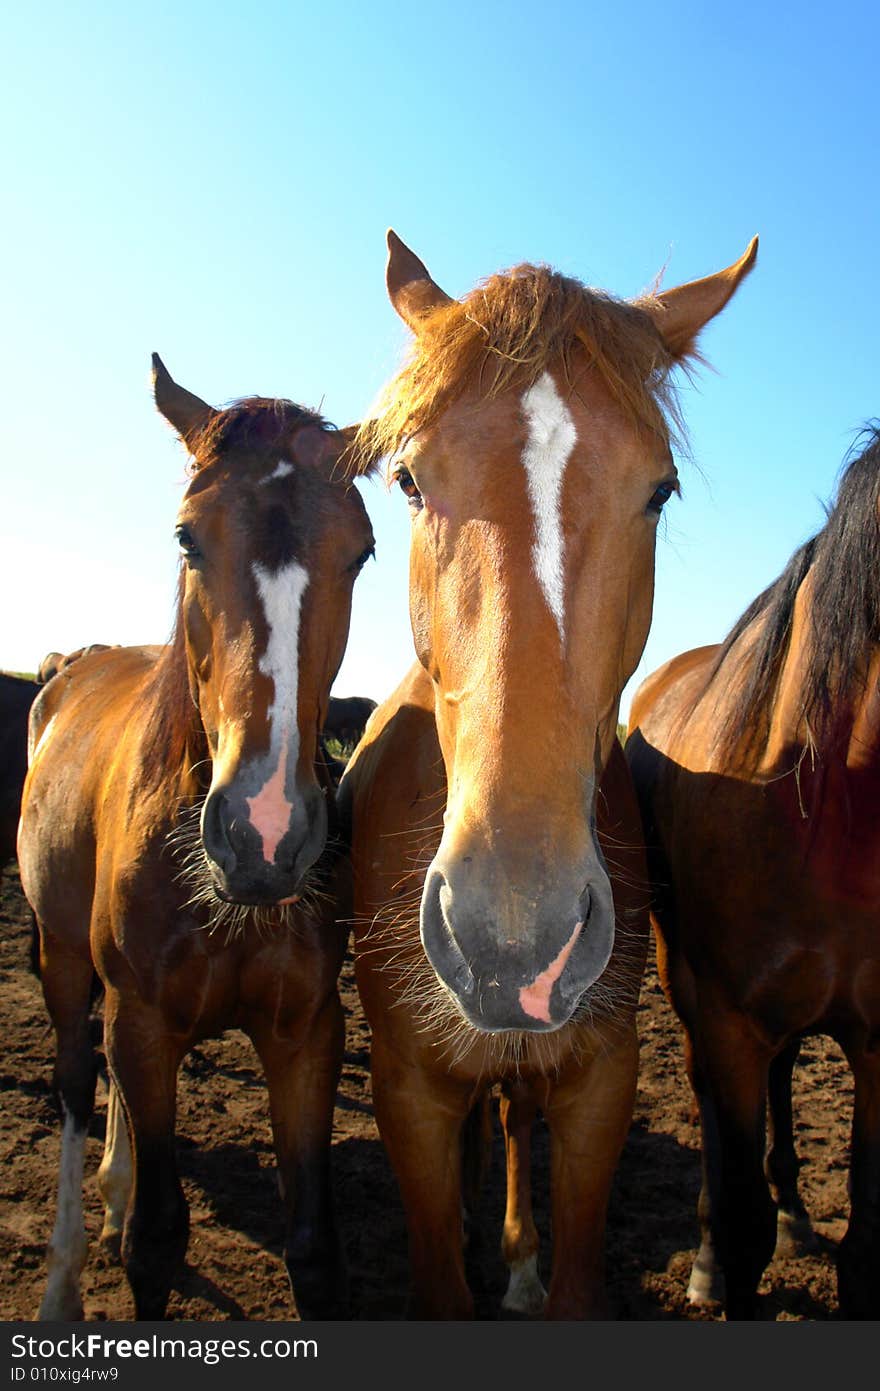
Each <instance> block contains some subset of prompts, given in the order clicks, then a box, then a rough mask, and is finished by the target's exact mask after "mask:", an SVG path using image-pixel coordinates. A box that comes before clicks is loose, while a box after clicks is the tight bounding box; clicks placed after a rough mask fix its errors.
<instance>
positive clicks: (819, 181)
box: [0, 0, 880, 710]
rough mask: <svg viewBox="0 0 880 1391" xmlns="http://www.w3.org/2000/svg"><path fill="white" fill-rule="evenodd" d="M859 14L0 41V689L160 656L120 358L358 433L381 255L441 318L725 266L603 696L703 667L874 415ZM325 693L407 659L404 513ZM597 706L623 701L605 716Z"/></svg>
mask: <svg viewBox="0 0 880 1391" xmlns="http://www.w3.org/2000/svg"><path fill="white" fill-rule="evenodd" d="M878 13H880V12H878V10H877V8H876V6H875V5H874V4H872V3H868V0H865V3H853V2H852V0H841V3H838V4H836V5H834V6H831V7H828V6H822V7H819V6H818V5H815V4H813V5H811V4H809V3H800V4H798V5H796V6H795V5H788V4H785V3H780V4H777V5H767V4H765V3H760V4H758V3H755V0H744V3H741V4H740V5H738V6H736V7H733V8H731V7H729V6H727V7H722V6H714V5H707V4H706V3H704V2H703V3H693V4H682V3H678V2H677V0H669V3H666V4H664V5H657V4H653V3H652V4H648V3H645V0H629V3H627V4H617V5H604V4H588V3H584V0H579V2H575V0H566V3H560V4H554V3H552V0H551V2H548V3H545V4H543V5H541V6H538V7H535V6H534V5H528V6H527V5H524V4H522V3H521V2H520V0H505V3H500V0H487V2H482V3H481V0H469V3H461V0H447V3H444V4H442V5H438V4H432V3H425V4H423V5H422V6H414V5H412V4H404V3H392V2H391V0H379V2H378V3H369V0H365V2H364V3H359V4H354V3H352V4H348V5H346V4H341V3H338V2H337V0H321V3H318V4H316V3H309V4H300V3H281V0H277V2H276V3H267V0H250V3H248V4H243V3H242V4H227V5H224V4H223V3H218V0H212V3H210V4H208V3H206V2H204V0H196V2H195V3H191V2H190V0H175V3H173V4H171V3H166V0H152V3H151V4H149V5H146V6H138V7H132V6H125V5H119V4H109V3H103V4H101V3H76V4H69V3H64V4H61V3H58V0H48V3H43V4H41V5H39V6H36V5H29V6H24V5H22V6H17V7H15V9H14V10H7V14H6V18H5V20H4V24H3V50H4V62H3V82H2V84H0V115H2V121H3V129H4V130H5V131H6V137H5V142H4V159H3V166H4V178H3V193H4V198H3V204H4V206H3V216H2V229H3V230H2V251H3V267H4V275H3V295H2V300H3V312H2V325H3V331H2V334H0V355H2V362H0V383H2V394H3V407H4V409H3V427H4V428H3V434H4V441H3V444H4V447H3V451H2V459H0V468H2V475H3V478H2V483H3V486H2V494H0V497H2V502H0V567H2V581H3V593H4V604H3V617H2V622H0V666H2V667H4V668H6V669H12V670H33V669H34V668H35V667H36V666H37V664H38V663H39V661H40V659H41V658H42V656H43V655H44V654H45V653H46V652H48V651H49V650H52V649H55V650H60V651H67V650H70V649H71V648H74V647H79V646H81V645H83V644H86V643H90V642H121V643H139V642H159V641H163V640H164V639H165V637H166V636H167V634H168V631H169V627H170V623H171V617H172V593H173V586H174V577H175V569H176V548H175V545H174V541H173V537H172V529H173V524H174V517H175V511H176V507H177V503H178V499H179V497H180V493H181V488H182V485H183V477H184V473H183V466H184V455H183V451H182V449H181V447H180V446H179V445H178V444H177V443H176V441H175V439H174V436H173V433H172V432H171V430H170V429H169V427H168V426H167V425H166V424H165V423H164V421H163V420H162V419H161V418H160V417H159V416H158V415H157V413H156V411H155V408H154V406H153V403H152V398H151V394H150V383H149V365H150V353H151V352H152V351H153V350H156V351H158V352H159V353H161V355H162V357H163V358H164V360H165V362H166V365H167V366H168V368H169V370H170V371H171V373H172V374H173V375H174V376H175V377H176V379H177V380H178V381H180V382H181V384H182V385H184V386H186V387H188V388H189V389H190V390H192V391H194V392H196V393H197V394H198V395H200V396H203V397H204V398H205V399H207V400H208V401H210V402H212V403H213V404H215V405H221V404H223V403H224V402H227V401H229V400H231V399H234V398H236V397H239V396H243V395H249V394H254V393H257V394H261V395H276V396H286V397H289V398H292V399H293V400H295V401H298V402H300V403H302V404H305V405H310V406H316V407H320V408H321V409H322V410H323V411H324V413H325V414H326V415H327V416H328V417H329V418H330V419H331V420H333V421H335V422H336V423H337V424H340V425H341V424H347V423H349V422H351V421H354V420H357V419H359V418H360V416H361V414H362V413H363V412H364V410H365V409H366V408H367V406H368V405H369V403H370V402H371V400H372V399H373V397H374V395H375V393H376V391H377V389H378V388H379V387H380V385H381V384H382V383H383V382H384V381H385V379H386V378H387V377H388V376H389V375H390V374H391V372H392V371H393V369H394V368H395V366H396V365H397V362H398V360H399V357H400V353H401V351H402V348H403V347H404V345H405V341H406V334H405V330H404V329H403V327H402V325H401V324H400V322H399V320H398V319H397V318H396V316H395V315H394V312H393V310H392V309H391V306H390V304H389V303H388V300H387V297H386V293H385V287H384V262H385V230H386V228H387V227H388V226H393V227H394V228H395V230H396V231H397V232H398V233H399V234H400V235H401V236H402V237H403V238H404V240H405V241H407V242H408V243H409V245H410V246H412V248H413V249H414V250H415V251H416V252H417V253H418V254H419V255H420V256H421V257H422V259H423V260H425V262H426V263H427V265H428V266H429V268H430V269H431V271H432V274H433V275H434V276H435V278H436V279H437V280H438V281H439V282H440V284H441V285H442V286H443V287H444V289H446V290H447V291H448V292H449V293H450V294H452V295H462V294H464V293H466V292H467V291H468V290H469V289H470V288H471V287H472V286H473V285H474V284H475V283H476V281H477V280H479V279H480V278H482V277H483V276H485V275H489V274H491V273H493V272H494V271H496V270H499V269H501V268H503V267H505V266H509V265H512V264H514V263H516V262H518V261H523V260H533V261H544V262H547V263H549V264H550V265H552V266H554V267H556V268H557V269H559V270H562V271H564V272H566V273H568V274H571V275H576V276H578V277H579V278H581V279H582V280H584V281H585V282H587V283H588V284H591V285H596V286H600V287H602V288H604V289H607V290H610V291H612V292H614V293H616V294H618V295H622V296H630V295H635V294H637V293H638V292H639V291H641V290H642V289H643V288H645V287H646V286H647V285H648V284H650V283H651V282H652V281H653V279H654V277H655V275H656V273H657V272H658V271H659V270H660V269H661V267H663V266H664V265H665V266H666V267H667V269H666V271H665V278H664V284H665V285H673V284H677V283H679V282H680V281H683V280H687V279H691V278H693V277H695V276H701V275H704V274H707V273H708V272H710V271H713V270H717V269H720V268H721V267H722V266H725V265H727V264H729V263H730V262H731V261H733V260H734V259H735V258H736V257H738V256H739V255H740V253H741V252H742V251H743V250H744V249H745V247H746V245H747V244H748V241H749V239H750V237H751V236H752V235H753V234H754V233H758V234H759V235H760V238H761V246H760V252H759V258H758V265H757V268H756V269H755V271H754V272H753V273H752V275H751V276H750V278H749V279H748V281H747V282H746V284H745V285H744V286H743V288H742V289H741V290H740V292H739V294H738V295H737V296H736V298H735V299H734V301H733V302H732V303H731V304H730V305H729V306H728V308H727V309H726V310H725V312H724V313H723V314H722V315H721V317H720V318H719V319H718V320H716V321H715V322H714V323H713V324H712V325H710V327H709V328H708V329H707V331H706V333H705V334H704V337H703V340H702V343H703V348H704V351H705V352H706V354H707V355H708V357H709V359H710V361H711V362H712V364H713V368H714V370H712V371H703V372H702V373H701V374H700V376H699V380H698V382H697V384H696V386H695V387H687V388H686V389H685V390H684V393H683V395H684V404H685V415H686V418H687V421H688V423H689V426H690V435H691V447H692V455H693V462H692V463H691V462H687V461H684V460H683V461H680V467H681V470H682V477H683V483H684V496H683V498H682V499H681V500H680V501H678V500H673V501H672V502H671V503H670V504H669V506H668V508H667V517H666V520H665V521H664V522H663V523H662V524H661V530H660V534H659V539H658V558H657V591H656V601H655V609H654V623H653V628H652V631H651V636H650V638H649V641H648V646H647V648H646V652H645V655H644V657H643V660H642V663H641V665H640V667H639V670H638V672H637V675H636V680H638V679H640V678H641V677H643V676H644V675H646V674H647V673H648V672H649V671H651V670H653V669H654V667H656V666H657V665H659V664H660V663H661V662H662V661H664V660H665V659H666V658H667V657H669V656H672V655H673V654H674V653H675V652H678V651H681V650H683V649H684V648H688V647H692V646H695V645H697V644H700V643H704V642H711V641H716V640H718V639H720V638H721V637H722V636H723V635H724V633H725V631H726V630H727V628H728V627H729V626H730V624H731V623H732V621H733V620H734V619H735V618H736V617H737V615H738V614H739V612H740V611H741V610H742V609H743V608H744V607H745V606H746V604H747V603H748V602H749V601H750V600H751V599H752V598H753V597H754V595H755V594H756V593H757V592H758V591H759V590H760V589H762V588H763V587H764V585H765V584H766V583H767V582H768V581H769V580H770V579H772V578H773V577H774V576H775V575H776V574H777V573H778V572H779V570H780V569H781V568H782V566H783V565H784V563H785V561H786V560H787V558H788V556H789V555H790V553H791V552H792V550H794V548H795V547H796V546H798V545H799V544H800V543H801V542H802V541H803V540H805V539H806V537H807V536H808V535H810V534H811V533H812V531H814V530H815V529H816V528H817V527H818V526H819V525H821V522H822V518H823V511H822V502H823V500H827V499H829V498H830V497H831V495H832V493H833V489H834V483H835V479H836V476H837V472H838V469H839V466H840V464H841V461H842V459H843V456H844V453H845V451H846V449H847V448H848V446H849V445H850V443H851V441H852V440H853V438H854V436H855V434H856V432H857V431H858V429H859V427H860V426H861V425H862V424H863V423H864V422H865V421H866V420H867V419H868V418H870V417H872V416H878V415H880V373H878V367H880V333H878V323H880V294H878V267H880V258H878V246H880V178H878V151H880V115H878V113H880V104H878V102H877V69H876V55H877V51H878V38H880V18H878ZM361 486H362V487H363V494H364V498H365V501H366V504H367V508H368V510H369V512H370V515H371V517H372V520H373V525H374V530H375V532H376V537H377V560H376V562H375V563H371V564H370V565H369V566H368V567H367V569H366V571H365V572H364V574H363V575H362V576H361V578H360V579H359V580H358V583H357V586H356V590H355V607H354V614H353V621H352V630H351V637H350V641H349V647H348V652H347V655H346V659H345V663H344V666H343V669H342V671H341V672H340V675H339V678H338V680H337V683H336V688H335V689H336V692H337V694H341V695H350V694H365V695H371V696H373V697H374V698H376V699H378V698H381V697H382V696H384V695H386V694H387V693H388V692H389V691H390V690H391V688H392V687H393V686H394V685H395V684H396V682H397V680H398V679H399V677H400V676H401V675H402V674H403V672H404V671H405V670H406V668H407V667H408V665H409V664H410V662H411V660H412V639H411V634H410V629H409V619H408V612H407V602H406V591H407V550H408V531H409V521H408V515H407V507H406V503H405V500H404V499H403V498H402V496H400V494H399V493H390V494H389V493H386V491H385V489H384V486H383V485H382V484H381V483H378V482H369V483H364V484H362V485H361ZM631 690H632V685H631V686H630V688H628V691H627V693H626V694H625V698H624V710H626V708H628V702H629V695H630V693H631Z"/></svg>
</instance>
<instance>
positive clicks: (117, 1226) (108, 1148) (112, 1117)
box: [98, 1079, 132, 1260]
mask: <svg viewBox="0 0 880 1391" xmlns="http://www.w3.org/2000/svg"><path fill="white" fill-rule="evenodd" d="M131 1185H132V1166H131V1143H130V1141H129V1138H128V1123H127V1122H126V1119H125V1110H124V1108H123V1105H122V1102H121V1101H120V1099H119V1092H118V1091H117V1089H116V1087H115V1086H114V1084H113V1081H112V1079H111V1080H110V1081H109V1082H108V1091H107V1131H106V1135H105V1139H104V1157H103V1159H102V1160H101V1165H100V1168H99V1169H98V1190H99V1192H100V1194H101V1197H102V1198H103V1200H104V1227H103V1230H102V1232H101V1242H102V1244H103V1245H104V1246H105V1247H106V1248H107V1250H108V1252H109V1254H110V1255H111V1256H112V1257H113V1258H114V1260H118V1259H119V1256H120V1254H121V1248H122V1231H123V1228H124V1226H125V1210H126V1208H127V1206H128V1199H129V1196H130V1194H131Z"/></svg>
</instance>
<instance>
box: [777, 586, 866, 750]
mask: <svg viewBox="0 0 880 1391" xmlns="http://www.w3.org/2000/svg"><path fill="white" fill-rule="evenodd" d="M813 590H814V571H813V570H812V569H811V570H810V571H809V572H808V573H807V575H806V576H805V577H804V580H803V583H802V584H801V586H800V588H799V590H798V593H797V596H796V599H795V604H794V612H793V615H792V623H791V635H790V638H789V641H788V645H787V649H786V652H785V656H784V659H783V662H782V668H781V671H780V676H779V680H778V683H777V687H776V694H775V698H774V700H773V704H772V709H771V711H770V720H769V728H768V737H767V743H766V747H765V750H764V754H763V757H762V760H761V770H762V772H766V773H772V772H773V771H774V770H776V769H779V768H781V765H782V763H783V762H784V761H785V760H786V759H787V760H788V762H790V756H791V750H792V748H796V749H798V750H805V751H806V752H807V753H808V754H809V756H810V757H811V759H813V760H816V761H825V762H829V761H831V760H835V761H837V762H840V763H843V764H844V765H845V766H846V767H859V768H864V767H867V766H880V692H878V682H880V651H878V650H877V649H876V647H873V646H872V648H871V649H870V650H868V651H866V652H865V654H864V660H863V661H862V662H861V663H860V665H859V668H858V669H857V670H848V671H845V672H842V671H836V672H835V671H834V670H831V671H830V672H829V684H830V695H831V706H832V711H831V717H830V720H829V722H828V724H827V725H826V727H825V728H824V729H821V730H818V729H815V728H812V727H811V722H810V720H809V719H808V718H807V717H806V716H805V713H804V711H805V707H806V706H807V704H808V701H809V697H810V695H811V694H812V692H811V689H810V686H811V684H812V683H813V682H814V679H815V678H814V676H813V674H812V672H811V656H812V643H813V640H814V639H813V634H814V632H815V631H816V629H817V628H818V629H819V630H821V623H822V618H821V615H818V616H817V615H815V614H814V612H813V608H814V604H813ZM832 665H833V664H832Z"/></svg>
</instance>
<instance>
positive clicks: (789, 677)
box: [627, 430, 880, 1318]
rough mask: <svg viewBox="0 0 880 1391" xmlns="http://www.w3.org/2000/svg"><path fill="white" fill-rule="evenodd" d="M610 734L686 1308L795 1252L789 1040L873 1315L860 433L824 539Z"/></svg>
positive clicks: (879, 497) (877, 938)
mask: <svg viewBox="0 0 880 1391" xmlns="http://www.w3.org/2000/svg"><path fill="white" fill-rule="evenodd" d="M629 729H630V737H629V740H628V743H627V754H628V757H629V761H630V765H631V768H632V772H633V775H634V778H635V782H636V786H637V788H638V792H639V797H640V800H641V803H642V807H643V812H644V820H645V829H646V835H647V842H648V849H649V856H650V861H651V875H652V879H653V882H654V888H655V912H654V919H655V927H656V930H657V934H658V948H659V960H660V966H661V974H662V978H663V982H664V985H665V987H666V990H667V993H668V995H669V998H670V1000H671V1001H672V1004H673V1005H674V1007H675V1009H676V1011H677V1012H678V1014H679V1016H680V1018H681V1020H682V1022H683V1024H684V1026H685V1030H686V1044H687V1059H688V1071H689V1074H690V1078H691V1082H692V1084H693V1087H694V1091H695V1094H696V1096H697V1099H698V1102H699V1106H700V1113H701V1119H702V1133H703V1188H702V1192H701V1195H700V1206H699V1214H700V1221H701V1226H702V1245H701V1248H700V1252H699V1254H698V1257H697V1260H696V1263H695V1265H694V1270H693V1273H692V1275H691V1284H690V1290H689V1294H690V1297H691V1299H692V1300H694V1301H695V1302H704V1301H707V1300H710V1299H711V1298H713V1297H714V1296H716V1295H717V1294H718V1293H720V1292H721V1290H722V1288H723V1291H724V1300H725V1309H726V1312H727V1316H728V1317H729V1318H743V1317H746V1318H748V1317H753V1316H754V1315H755V1314H756V1313H757V1312H758V1310H759V1307H760V1306H759V1302H758V1298H757V1289H758V1283H759V1281H760V1278H761V1275H762V1273H763V1271H764V1269H765V1267H766V1265H767V1263H768V1262H769V1260H770V1258H771V1256H772V1255H773V1251H774V1245H775V1242H776V1240H777V1226H778V1227H779V1231H780V1233H781V1234H782V1236H783V1239H790V1234H791V1233H792V1231H793V1233H794V1236H795V1239H797V1238H799V1237H803V1236H806V1237H807V1238H808V1237H809V1222H808V1219H807V1217H806V1214H805V1212H804V1209H803V1205H802V1203H801V1201H800V1198H799V1196H798V1192H797V1159H796V1155H795V1151H794V1144H793V1133H792V1123H791V1093H790V1083H791V1069H792V1066H793V1064H794V1061H795V1058H796V1055H797V1050H798V1046H799V1040H800V1039H801V1038H802V1037H803V1036H804V1035H805V1034H813V1033H820V1034H828V1035H830V1036H831V1037H832V1038H834V1039H836V1040H837V1042H838V1043H839V1044H840V1047H841V1048H842V1049H843V1051H844V1053H845V1055H846V1057H847V1059H848V1061H849V1064H850V1067H851V1068H852V1072H853V1078H854V1084H855V1102H854V1114H853V1128H852V1147H851V1158H850V1196H851V1211H850V1219H849V1226H848V1228H847V1232H846V1235H845V1236H844V1238H843V1241H842V1242H841V1245H840V1249H839V1252H838V1260H837V1269H838V1293H839V1300H840V1308H841V1313H842V1314H843V1315H844V1317H847V1318H877V1317H878V1316H880V434H878V432H877V431H876V430H872V431H871V432H870V434H869V440H868V443H867V444H866V446H865V448H864V449H863V451H862V452H861V453H860V454H858V455H857V456H854V457H853V458H852V459H851V460H850V461H849V463H848V465H847V467H846V469H845V471H844V473H843V474H842V477H841V481H840V486H839V491H838V496H837V501H836V505H835V507H834V509H833V511H831V513H830V515H829V517H828V521H827V523H826V525H825V527H824V528H823V529H822V530H821V531H820V532H819V533H818V535H816V536H815V537H814V538H813V539H812V540H811V541H809V542H807V544H806V545H804V546H802V547H801V548H800V549H799V550H798V551H797V552H796V553H795V554H794V555H793V556H792V558H791V560H790V561H789V563H788V565H787V567H786V569H785V570H784V571H783V573H782V574H781V575H780V577H779V578H778V579H777V580H776V581H775V583H773V584H772V585H770V586H769V588H768V589H766V590H765V591H764V593H763V594H761V595H760V596H759V597H758V598H757V599H756V600H755V601H754V602H753V603H752V604H751V605H750V607H749V608H748V609H747V611H746V612H745V614H744V615H743V616H742V618H741V619H740V620H739V622H738V623H737V624H736V625H735V627H734V628H733V630H732V632H731V633H730V634H729V636H728V637H727V639H726V640H725V642H724V643H723V644H722V645H721V646H720V647H703V648H699V649H697V650H696V651H693V652H686V653H684V654H683V655H682V656H679V657H676V658H675V659H674V660H673V661H671V662H668V663H667V664H666V665H665V666H664V667H661V668H660V670H659V671H657V672H655V673H654V674H653V676H650V677H649V678H648V680H647V681H645V682H644V683H643V685H642V686H641V687H640V689H639V691H638V693H637V695H636V698H635V700H634V701H633V706H632V712H631V716H630V725H629ZM768 1101H769V1109H770V1118H771V1123H772V1130H771V1136H770V1143H769V1145H767V1144H766V1142H765V1108H766V1106H767V1104H768ZM768 1180H769V1182H770V1184H771V1185H772V1188H773V1190H774V1191H775V1196H776V1199H777V1204H774V1202H773V1199H772V1197H771V1191H770V1188H769V1187H768ZM716 1261H717V1263H718V1265H720V1271H719V1270H718V1269H717V1267H716ZM719 1274H723V1277H724V1279H723V1282H720V1283H719V1281H718V1278H717V1277H718V1275H719Z"/></svg>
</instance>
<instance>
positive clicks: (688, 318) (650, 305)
mask: <svg viewBox="0 0 880 1391" xmlns="http://www.w3.org/2000/svg"><path fill="white" fill-rule="evenodd" d="M757 256H758V238H757V237H752V240H751V241H750V242H749V245H748V248H747V249H746V251H745V252H744V253H743V255H742V256H741V257H740V258H739V260H738V261H734V263H733V265H732V266H728V267H727V269H726V270H720V271H718V272H717V273H716V274H715V275H707V276H705V278H704V279H702V280H691V281H689V282H688V283H687V284H686V285H676V286H675V288H674V289H672V290H663V291H662V292H661V293H660V294H658V295H656V296H654V297H653V298H651V299H648V300H645V301H644V302H643V303H642V308H643V309H645V310H647V312H648V313H649V314H650V316H651V318H652V319H653V320H654V323H655V324H656V325H657V328H658V329H659V330H660V335H661V337H662V338H663V340H664V342H665V343H666V346H667V348H668V349H669V351H670V352H671V354H672V356H673V357H674V358H678V359H681V358H684V357H687V356H688V354H689V353H692V352H693V351H694V349H695V347H696V340H697V335H698V334H699V332H700V330H701V329H702V328H705V326H706V324H707V323H708V322H709V320H710V319H714V318H715V315H716V314H720V313H721V310H722V309H723V308H724V306H725V304H727V301H728V300H729V299H730V298H731V296H732V295H733V294H734V293H735V292H736V290H737V289H738V288H739V286H740V284H741V282H742V281H743V280H745V278H746V276H747V275H748V273H749V271H750V270H751V269H752V267H753V266H754V264H755V261H756V259H757Z"/></svg>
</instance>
